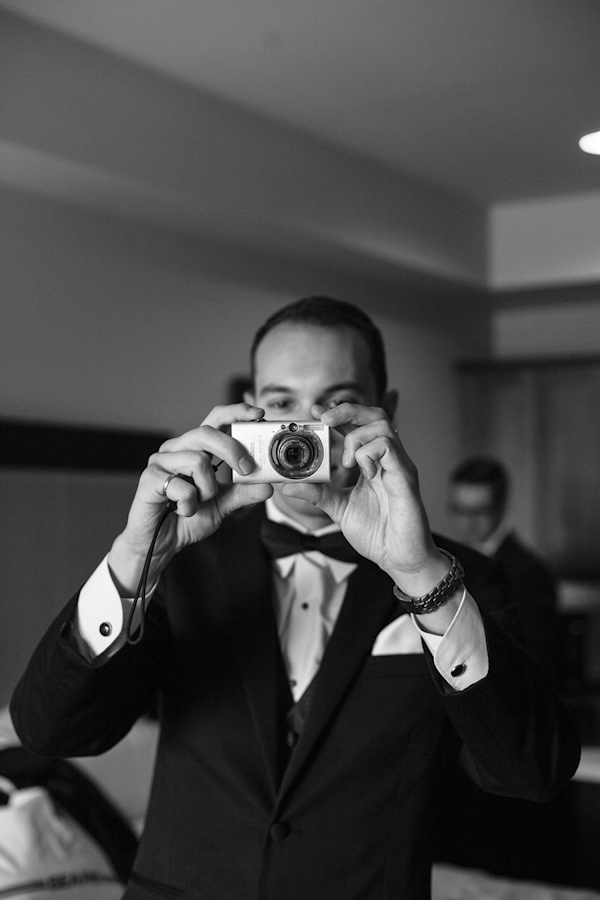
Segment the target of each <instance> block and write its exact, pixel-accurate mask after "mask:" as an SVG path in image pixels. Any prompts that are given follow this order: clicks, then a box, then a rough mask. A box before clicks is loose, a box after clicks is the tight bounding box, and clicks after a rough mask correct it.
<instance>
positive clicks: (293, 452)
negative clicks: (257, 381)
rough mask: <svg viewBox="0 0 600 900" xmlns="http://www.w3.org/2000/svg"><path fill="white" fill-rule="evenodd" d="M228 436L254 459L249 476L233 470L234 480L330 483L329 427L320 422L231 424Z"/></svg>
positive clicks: (272, 482) (263, 421) (269, 482)
mask: <svg viewBox="0 0 600 900" xmlns="http://www.w3.org/2000/svg"><path fill="white" fill-rule="evenodd" d="M231 436H232V437H234V438H235V439H236V440H237V441H239V442H240V444H243V445H244V447H245V448H246V450H247V451H248V455H249V456H251V457H252V459H253V460H254V464H255V468H254V470H253V471H252V472H250V474H249V475H238V473H237V472H236V471H235V470H234V471H233V480H234V481H245V482H261V483H262V482H265V483H267V484H274V483H275V482H281V481H287V482H290V481H291V482H294V481H329V480H330V479H331V460H330V445H329V427H328V426H327V425H323V423H322V422H281V421H278V422H275V421H271V422H268V421H265V420H261V421H260V422H234V423H233V424H232V426H231Z"/></svg>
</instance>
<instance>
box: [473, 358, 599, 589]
mask: <svg viewBox="0 0 600 900" xmlns="http://www.w3.org/2000/svg"><path fill="white" fill-rule="evenodd" d="M458 374H459V383H460V403H461V411H460V417H461V418H460V421H461V453H462V456H463V457H464V456H470V455H472V454H476V453H485V454H491V455H493V456H496V457H498V458H499V459H501V460H502V461H503V462H504V463H505V464H506V466H507V467H508V470H509V472H510V474H511V478H512V483H513V487H512V518H513V520H514V523H515V525H516V526H517V528H518V529H519V531H520V532H521V534H522V535H523V536H524V537H525V538H526V539H527V540H529V542H530V543H531V544H532V545H533V546H534V547H536V548H537V549H538V550H539V551H540V552H541V553H543V554H544V555H545V556H546V557H547V558H548V560H549V561H550V562H551V563H552V564H553V566H554V567H555V569H556V571H557V572H558V573H559V574H560V575H561V576H563V577H574V578H594V579H596V578H600V359H597V358H594V359H582V360H573V361H566V360H560V361H524V362H521V361H519V362H494V363H489V362H486V363H473V362H470V363H463V364H460V365H459V367H458Z"/></svg>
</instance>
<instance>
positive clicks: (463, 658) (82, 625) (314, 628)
mask: <svg viewBox="0 0 600 900" xmlns="http://www.w3.org/2000/svg"><path fill="white" fill-rule="evenodd" d="M266 510H267V516H268V517H269V518H270V519H273V520H274V521H276V522H280V523H282V524H285V525H289V526H290V527H291V528H295V529H296V530H298V531H301V532H306V531H307V529H304V528H302V526H300V525H299V524H298V523H297V522H296V521H295V520H293V519H290V518H289V517H288V516H286V515H285V514H284V513H282V512H281V510H279V509H278V508H277V507H276V506H275V503H274V502H273V499H272V498H270V499H269V500H267V503H266ZM338 530H339V529H338V526H337V525H335V524H333V523H332V524H331V525H327V526H325V527H324V528H320V529H319V530H317V531H315V532H313V533H314V534H315V535H316V536H321V535H323V534H329V533H330V532H334V531H338ZM272 565H273V578H274V581H275V598H276V608H275V617H276V620H277V632H278V635H279V641H280V644H281V652H282V655H283V660H284V664H285V668H286V672H287V675H288V678H289V682H290V689H291V691H292V695H293V697H294V699H295V700H297V699H298V698H299V697H301V696H302V694H303V693H304V691H305V690H306V688H307V687H308V685H309V684H310V682H311V680H312V679H313V677H314V676H315V674H316V673H317V671H318V669H319V665H320V663H321V660H322V658H323V653H324V652H325V648H326V646H327V641H328V640H329V637H330V636H331V633H332V632H333V629H334V627H335V623H336V621H337V617H338V614H339V611H340V609H341V607H342V604H343V602H344V597H345V595H346V588H347V584H348V578H349V576H350V575H351V574H352V572H353V571H354V569H355V568H356V563H346V562H341V561H340V560H336V559H332V558H331V557H329V556H325V555H324V554H323V553H320V552H319V551H316V550H311V551H309V552H307V553H297V554H294V555H292V556H286V557H283V558H281V559H276V560H273V563H272ZM149 596H150V597H151V593H150V594H149ZM132 602H133V601H132V599H130V598H121V597H120V596H119V593H118V590H117V588H116V586H115V584H114V581H113V579H112V576H111V574H110V569H109V567H108V563H107V561H106V558H105V559H104V560H103V561H102V562H101V563H100V565H99V566H98V568H97V569H96V571H95V572H94V573H93V575H92V576H91V577H90V578H89V580H88V581H87V582H86V584H85V585H84V586H83V588H82V590H81V593H80V595H79V602H78V606H77V613H76V617H75V636H76V637H78V638H79V646H80V649H81V652H82V653H83V654H84V655H85V656H86V657H87V658H88V660H89V661H91V660H92V659H94V658H95V657H96V656H98V655H99V654H101V653H104V652H106V651H107V650H109V648H110V647H111V646H112V644H113V643H114V642H115V640H116V639H117V637H119V636H120V635H121V634H122V632H123V629H124V627H125V623H126V621H127V617H128V615H129V610H130V609H131V604H132ZM106 623H108V624H109V625H110V633H109V634H102V633H101V631H100V626H101V625H106ZM106 630H107V629H106V628H103V631H106ZM421 640H423V641H424V642H425V643H426V644H427V647H428V648H429V650H430V652H431V653H432V655H433V659H434V663H435V666H436V668H437V670H438V671H439V673H440V675H441V676H442V677H443V678H444V679H445V680H446V681H447V682H448V684H450V685H451V686H452V687H453V688H454V689H455V690H458V691H461V690H464V689H465V688H467V687H469V686H470V685H472V684H474V683H475V682H477V681H480V680H481V679H482V678H484V677H485V675H486V674H487V671H488V656H487V647H486V642H485V633H484V629H483V623H482V621H481V616H480V613H479V609H478V608H477V604H476V603H475V602H474V600H473V599H472V597H471V596H470V594H469V593H468V592H467V591H466V590H464V591H463V597H462V600H461V603H460V606H459V609H458V610H457V612H456V615H455V616H454V619H453V620H452V623H451V624H450V626H449V628H448V629H447V631H446V633H445V634H444V635H441V636H440V635H435V634H430V633H429V632H426V631H423V629H421V628H420V627H419V623H418V620H417V619H416V618H415V617H414V616H408V615H401V616H399V617H398V618H397V619H395V620H394V621H393V622H391V623H390V624H389V625H387V626H386V628H384V629H383V630H382V631H381V632H380V633H379V635H378V636H377V638H376V640H375V643H374V644H373V648H372V650H371V653H372V654H373V655H390V654H398V653H422V652H423V647H422V643H421Z"/></svg>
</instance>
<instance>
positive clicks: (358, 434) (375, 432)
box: [342, 419, 402, 468]
mask: <svg viewBox="0 0 600 900" xmlns="http://www.w3.org/2000/svg"><path fill="white" fill-rule="evenodd" d="M380 437H387V438H389V440H390V442H391V443H392V444H393V443H396V444H397V448H398V452H400V450H401V446H402V445H401V443H400V439H399V438H398V434H397V432H395V431H394V430H393V428H392V426H391V423H390V421H389V419H377V420H376V421H374V422H372V423H371V424H369V425H362V426H361V427H359V428H355V429H354V430H353V431H350V432H349V433H348V434H347V435H346V437H345V438H344V455H343V457H342V465H344V466H346V467H347V468H351V467H352V466H353V465H355V463H356V451H357V450H359V448H360V447H364V446H365V445H366V444H369V443H370V442H371V441H375V440H377V439H378V438H380Z"/></svg>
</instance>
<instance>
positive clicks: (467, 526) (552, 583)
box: [449, 456, 560, 680]
mask: <svg viewBox="0 0 600 900" xmlns="http://www.w3.org/2000/svg"><path fill="white" fill-rule="evenodd" d="M509 493H510V484H509V477H508V472H507V470H506V468H505V466H504V465H503V464H502V463H501V462H500V461H499V460H497V459H494V458H492V457H488V456H476V457H471V458H469V459H466V460H464V461H463V462H461V463H460V464H459V465H458V466H456V467H455V468H454V469H453V471H452V472H451V474H450V485H449V494H450V496H449V501H450V503H449V506H450V512H451V515H452V520H453V523H454V526H455V532H456V537H457V538H458V539H459V540H460V541H463V542H464V543H465V544H468V545H469V546H470V547H474V548H475V549H476V550H479V552H480V553H483V554H485V555H486V556H489V557H490V558H491V559H493V560H495V561H496V563H498V565H499V566H500V567H501V569H502V571H503V574H504V577H505V578H506V581H507V583H508V587H509V590H510V593H511V596H512V598H513V600H514V602H515V603H516V604H517V606H518V611H519V616H520V618H521V622H522V627H523V636H524V639H525V640H526V642H527V645H528V648H529V650H530V652H531V653H533V654H534V656H535V657H536V659H537V660H538V662H539V664H540V665H541V666H542V668H543V669H544V671H545V672H546V674H547V675H548V676H549V677H550V678H552V679H555V680H558V679H559V675H560V673H559V672H558V667H557V664H558V638H559V618H558V608H557V596H556V580H555V576H554V573H553V572H552V570H551V569H550V567H549V566H548V564H547V563H546V562H545V561H544V560H543V559H542V558H541V557H540V556H539V555H538V554H537V553H535V551H534V550H532V549H531V548H530V547H527V546H526V545H525V544H524V543H523V541H522V540H521V539H520V538H519V536H518V535H517V533H516V532H515V530H514V529H513V528H512V527H511V526H510V525H509V522H508V505H509Z"/></svg>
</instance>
